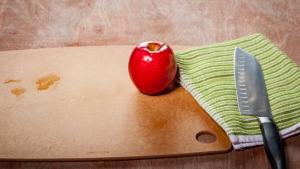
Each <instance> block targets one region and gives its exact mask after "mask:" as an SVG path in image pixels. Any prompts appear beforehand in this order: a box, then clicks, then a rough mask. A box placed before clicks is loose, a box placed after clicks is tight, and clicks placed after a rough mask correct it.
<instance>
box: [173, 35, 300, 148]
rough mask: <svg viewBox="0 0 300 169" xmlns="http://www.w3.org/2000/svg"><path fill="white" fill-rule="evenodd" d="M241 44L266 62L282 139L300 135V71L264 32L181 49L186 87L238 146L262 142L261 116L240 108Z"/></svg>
mask: <svg viewBox="0 0 300 169" xmlns="http://www.w3.org/2000/svg"><path fill="white" fill-rule="evenodd" d="M235 47H240V48H243V49H245V50H246V51H248V52H249V53H251V54H252V55H254V56H255V57H256V59H257V60H258V61H259V62H260V64H261V67H262V69H263V72H264V76H265V83H266V87H267V90H268V95H269V100H270V105H271V110H272V115H273V118H274V121H275V122H276V125H277V127H278V128H279V130H280V134H281V135H282V137H284V138H285V137H288V136H290V135H293V134H296V133H299V132H300V69H299V67H298V66H297V65H296V64H295V63H294V62H293V61H292V60H291V59H289V58H288V56H287V55H286V54H285V53H283V52H282V51H281V50H280V49H279V48H277V47H276V46H275V45H273V44H272V42H271V41H270V40H268V39H267V38H266V37H265V36H263V35H261V34H254V35H251V36H247V37H243V38H240V39H235V40H231V41H226V42H223V43H217V44H213V45H208V46H204V47H198V48H192V49H186V50H181V51H177V52H175V55H176V60H177V63H178V66H179V73H180V81H181V84H182V86H183V87H184V88H185V89H186V90H188V91H189V92H190V93H191V94H192V95H193V97H194V98H195V99H196V100H197V102H198V103H199V104H200V105H201V106H202V107H203V108H204V109H205V110H206V111H207V113H208V114H209V115H210V116H211V117H212V118H213V119H214V120H215V121H216V122H217V123H218V124H219V125H220V126H221V127H222V128H223V129H224V130H225V132H226V133H227V134H228V136H229V138H230V140H231V142H232V144H233V147H234V148H235V149H241V148H244V147H249V146H255V145H260V144H262V143H263V142H262V137H261V132H260V128H259V124H258V122H257V119H256V118H255V117H253V116H246V115H241V114H240V113H239V110H238V104H237V97H236V88H235V82H234V63H233V59H234V55H233V54H234V49H235Z"/></svg>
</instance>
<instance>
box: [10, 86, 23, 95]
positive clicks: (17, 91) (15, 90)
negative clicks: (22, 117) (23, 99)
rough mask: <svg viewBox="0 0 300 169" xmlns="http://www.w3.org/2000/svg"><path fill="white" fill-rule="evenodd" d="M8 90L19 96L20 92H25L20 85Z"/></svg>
mask: <svg viewBox="0 0 300 169" xmlns="http://www.w3.org/2000/svg"><path fill="white" fill-rule="evenodd" d="M10 92H11V93H12V94H13V95H15V96H20V95H21V94H23V93H25V92H26V90H25V89H24V88H22V87H16V88H13V89H11V90H10Z"/></svg>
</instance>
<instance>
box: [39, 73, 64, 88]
mask: <svg viewBox="0 0 300 169" xmlns="http://www.w3.org/2000/svg"><path fill="white" fill-rule="evenodd" d="M59 80H60V77H59V76H57V75H55V74H49V75H45V76H43V77H41V78H39V79H38V80H37V81H36V85H37V89H38V90H47V89H48V88H49V87H50V86H52V85H53V84H54V83H56V82H57V81H59Z"/></svg>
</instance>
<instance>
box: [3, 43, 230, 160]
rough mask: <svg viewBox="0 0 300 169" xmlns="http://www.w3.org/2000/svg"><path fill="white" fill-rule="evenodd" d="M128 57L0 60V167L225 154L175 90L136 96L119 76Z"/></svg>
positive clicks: (219, 136) (74, 54)
mask: <svg viewBox="0 0 300 169" xmlns="http://www.w3.org/2000/svg"><path fill="white" fill-rule="evenodd" d="M179 48H185V47H177V49H179ZM132 49H133V46H100V47H68V48H52V49H33V50H18V51H5V52H0V116H1V118H0V159H2V160H3V159H6V160H7V159H8V160H76V159H128V158H149V157H151V158H152V157H163V156H182V155H194V154H206V153H220V152H225V151H228V150H229V149H230V148H231V144H230V142H229V140H228V138H227V135H226V134H225V133H224V131H223V130H222V129H221V128H220V127H219V126H218V125H217V124H216V123H215V122H214V121H213V120H212V119H211V118H210V117H209V115H208V114H207V113H206V112H205V111H204V110H203V109H202V108H201V107H200V106H199V105H198V104H197V103H196V101H195V100H194V99H193V97H192V96H191V95H190V94H189V93H187V92H186V91H185V90H184V89H183V88H182V87H178V88H175V89H174V90H172V91H171V92H169V93H166V94H163V95H159V96H148V95H144V94H141V93H140V92H138V91H137V89H136V88H135V87H134V86H133V84H132V82H131V81H130V78H129V75H128V70H127V64H128V58H129V56H130V53H131V51H132ZM207 133H208V134H207ZM198 136H199V137H198ZM197 137H198V140H199V141H198V140H197V139H196V138H197Z"/></svg>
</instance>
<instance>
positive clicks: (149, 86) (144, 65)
mask: <svg viewBox="0 0 300 169" xmlns="http://www.w3.org/2000/svg"><path fill="white" fill-rule="evenodd" d="M128 69H129V74H130V78H131V80H132V81H133V83H134V85H135V86H136V87H137V88H138V89H139V90H140V91H141V92H142V93H145V94H149V95H155V94H158V93H160V92H162V91H163V90H165V89H166V88H167V87H168V86H169V85H170V84H171V83H172V82H173V80H174V78H175V75H176V71H177V65H176V61H175V58H174V53H173V51H172V49H171V48H170V47H169V46H168V45H166V44H164V43H162V42H157V41H149V42H143V43H141V44H139V45H138V46H137V47H136V48H135V49H134V50H133V52H132V53H131V56H130V59H129V65H128Z"/></svg>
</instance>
